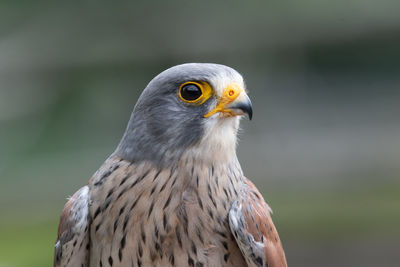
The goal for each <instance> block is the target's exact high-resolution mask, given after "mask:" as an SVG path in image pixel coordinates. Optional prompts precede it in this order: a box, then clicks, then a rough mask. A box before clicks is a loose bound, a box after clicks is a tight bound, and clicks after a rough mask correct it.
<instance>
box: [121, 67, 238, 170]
mask: <svg viewBox="0 0 400 267" xmlns="http://www.w3.org/2000/svg"><path fill="white" fill-rule="evenodd" d="M237 75H238V73H237V72H236V71H235V70H234V69H232V68H229V67H227V66H224V65H219V64H210V63H187V64H182V65H177V66H174V67H172V68H169V69H167V70H165V71H163V72H162V73H160V74H159V75H157V76H156V77H155V78H154V79H153V80H151V81H150V83H149V84H148V85H147V87H146V88H145V89H144V91H143V92H142V94H141V96H140V97H139V99H138V101H137V103H136V105H135V107H134V110H133V112H132V115H131V117H130V120H129V123H128V126H127V129H126V131H125V134H124V136H123V137H122V140H121V142H120V144H119V145H118V147H117V149H116V151H115V152H114V155H116V156H119V157H121V158H123V159H125V160H129V161H132V162H138V161H143V160H146V161H153V162H156V163H157V164H171V163H173V162H174V161H176V160H177V159H179V157H180V156H181V155H182V153H183V152H184V151H185V149H187V148H188V147H190V146H195V145H196V143H198V142H199V141H200V140H201V137H202V135H203V134H204V127H203V125H204V123H205V120H207V118H204V115H205V114H207V113H208V112H209V110H211V107H212V106H215V104H216V98H215V96H213V97H211V98H210V99H208V100H207V101H206V102H205V103H203V104H201V105H199V106H196V105H191V104H187V103H185V102H183V101H182V100H181V99H180V98H179V96H178V90H179V87H180V85H181V84H182V83H184V82H187V81H205V82H208V83H209V84H210V85H211V86H212V87H213V85H215V82H216V80H217V79H218V78H219V77H221V76H224V77H230V76H232V77H233V76H237Z"/></svg>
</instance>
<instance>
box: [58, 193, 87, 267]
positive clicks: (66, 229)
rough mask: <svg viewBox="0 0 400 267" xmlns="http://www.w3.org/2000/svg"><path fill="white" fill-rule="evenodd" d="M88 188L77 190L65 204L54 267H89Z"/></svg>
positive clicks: (59, 227) (59, 228)
mask: <svg viewBox="0 0 400 267" xmlns="http://www.w3.org/2000/svg"><path fill="white" fill-rule="evenodd" d="M88 216H89V187H88V186H84V187H82V188H81V189H79V190H78V191H77V192H76V193H75V194H74V195H73V196H72V197H71V198H70V199H69V201H68V202H67V203H66V204H65V206H64V209H63V211H62V213H61V218H60V224H59V226H58V237H57V242H56V245H55V252H54V267H57V266H66V267H68V266H71V267H72V266H82V267H86V266H89V252H88V248H89V233H88V229H89V227H88Z"/></svg>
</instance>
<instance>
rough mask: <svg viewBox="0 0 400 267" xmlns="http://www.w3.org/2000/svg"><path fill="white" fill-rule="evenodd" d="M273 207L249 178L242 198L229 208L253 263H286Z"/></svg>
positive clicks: (233, 226)
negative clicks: (273, 217) (266, 201)
mask: <svg viewBox="0 0 400 267" xmlns="http://www.w3.org/2000/svg"><path fill="white" fill-rule="evenodd" d="M270 214H271V209H270V207H269V206H268V204H267V203H265V201H264V198H263V197H262V195H261V194H260V192H259V191H258V190H257V188H256V187H255V186H254V184H253V183H252V182H251V181H250V180H248V179H246V178H245V180H244V184H243V188H242V189H241V190H240V193H239V198H238V200H237V201H235V202H234V204H233V205H232V208H231V210H230V212H229V223H230V227H231V231H232V233H233V235H234V236H235V239H236V242H237V244H238V246H239V248H240V250H241V251H242V254H243V256H244V257H245V259H246V262H247V264H248V265H249V266H268V267H285V266H287V263H286V258H285V252H284V250H283V247H282V243H281V241H280V239H279V235H278V232H277V231H276V228H275V226H274V223H273V222H272V219H271V215H270Z"/></svg>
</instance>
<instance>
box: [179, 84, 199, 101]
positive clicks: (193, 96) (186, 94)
mask: <svg viewBox="0 0 400 267" xmlns="http://www.w3.org/2000/svg"><path fill="white" fill-rule="evenodd" d="M202 95H203V91H202V90H201V88H200V85H197V84H196V83H192V82H190V83H186V84H183V85H182V86H181V88H180V91H179V96H180V97H181V99H182V100H184V101H185V102H189V103H192V102H195V101H196V100H198V99H199V98H200V97H201V96H202Z"/></svg>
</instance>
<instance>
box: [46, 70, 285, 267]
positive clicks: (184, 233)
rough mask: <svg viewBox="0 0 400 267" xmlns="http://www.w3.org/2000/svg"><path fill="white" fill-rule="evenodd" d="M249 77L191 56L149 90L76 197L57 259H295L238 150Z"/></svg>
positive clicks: (64, 262)
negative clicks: (243, 166)
mask: <svg viewBox="0 0 400 267" xmlns="http://www.w3.org/2000/svg"><path fill="white" fill-rule="evenodd" d="M243 115H248V117H249V118H250V119H251V117H252V104H251V102H250V99H249V97H248V95H247V93H246V90H245V85H244V82H243V78H242V76H241V75H240V74H239V73H238V72H236V71H235V70H234V69H232V68H229V67H227V66H223V65H218V64H204V63H190V64H183V65H178V66H175V67H172V68H170V69H167V70H165V71H164V72H162V73H161V74H159V75H157V76H156V77H155V78H154V79H153V80H152V81H151V82H150V83H149V84H148V85H147V87H146V88H145V89H144V91H143V93H142V94H141V96H140V98H139V100H138V101H137V104H136V106H135V108H134V110H133V112H132V115H131V118H130V120H129V123H128V126H127V129H126V131H125V134H124V135H123V137H122V140H121V142H120V144H119V145H118V147H117V149H116V150H115V152H114V153H113V154H112V155H111V156H110V157H109V158H108V159H107V160H106V161H105V162H104V163H103V165H102V166H101V167H100V169H99V170H98V171H96V173H95V174H94V175H93V176H92V178H91V179H90V180H89V182H88V184H87V185H86V186H84V187H82V188H81V189H79V190H78V191H77V192H76V193H75V194H74V195H73V196H72V197H71V198H70V199H69V201H68V202H67V203H66V205H65V207H64V210H63V212H62V214H61V219H60V225H59V228H58V239H57V242H56V245H55V257H54V266H79V267H81V266H84V267H86V266H269V267H276V266H279V267H280V266H287V263H286V259H285V254H284V251H283V248H282V244H281V241H280V239H279V236H278V233H277V231H276V229H275V226H274V224H273V222H272V220H271V216H270V213H271V210H270V208H269V206H268V205H267V204H266V203H265V201H264V199H263V197H262V195H261V194H260V192H259V191H258V190H257V188H256V187H255V186H254V185H253V183H252V182H250V181H249V180H248V179H247V178H246V177H245V176H244V175H243V172H242V169H241V166H240V164H239V161H238V159H237V157H236V141H237V137H236V136H237V131H238V128H239V121H240V118H241V117H243Z"/></svg>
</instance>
